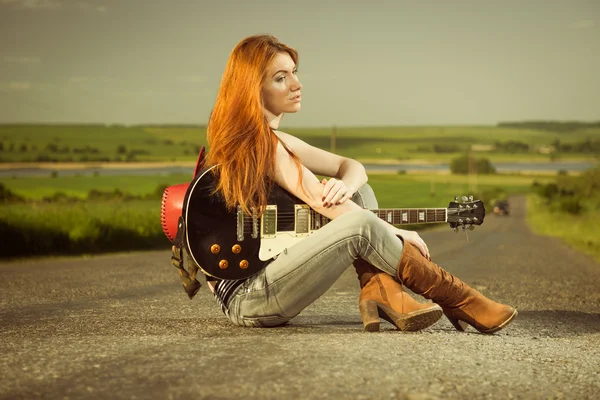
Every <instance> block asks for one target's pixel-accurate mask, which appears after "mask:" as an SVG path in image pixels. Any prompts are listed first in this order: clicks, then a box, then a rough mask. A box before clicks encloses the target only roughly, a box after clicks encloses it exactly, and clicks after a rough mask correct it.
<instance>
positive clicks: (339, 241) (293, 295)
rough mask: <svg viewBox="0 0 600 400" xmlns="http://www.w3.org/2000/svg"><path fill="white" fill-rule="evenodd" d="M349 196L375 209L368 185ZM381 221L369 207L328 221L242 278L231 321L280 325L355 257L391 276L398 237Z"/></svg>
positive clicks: (231, 304)
mask: <svg viewBox="0 0 600 400" xmlns="http://www.w3.org/2000/svg"><path fill="white" fill-rule="evenodd" d="M352 200H353V201H354V202H356V203H357V204H359V205H360V206H362V207H363V208H370V209H375V208H377V200H376V199H375V195H374V193H373V190H372V189H371V187H370V186H368V185H364V186H363V187H361V188H360V189H359V190H358V192H357V193H356V194H355V195H354V196H353V198H352ZM386 224H387V223H386V222H384V221H382V220H381V219H379V218H378V217H377V216H376V215H375V214H374V213H372V212H371V211H368V210H359V211H352V212H349V213H346V214H344V215H342V216H340V217H338V218H336V219H335V220H333V221H331V222H329V223H328V224H326V225H325V226H324V227H322V228H321V229H319V230H317V231H315V232H314V233H313V234H311V235H310V236H308V237H307V238H305V239H303V240H302V241H301V242H298V243H297V244H295V245H294V246H292V247H290V248H289V249H286V250H285V251H284V252H282V253H281V254H279V256H278V257H277V258H276V259H275V260H274V261H272V262H271V263H270V264H268V265H267V267H266V268H264V269H263V270H262V271H260V272H259V273H258V274H256V275H254V276H252V277H250V278H249V279H248V280H247V281H246V282H244V283H243V284H242V285H241V286H240V287H239V288H238V289H237V290H236V292H235V293H234V294H233V295H232V298H231V300H230V302H229V313H228V314H229V318H230V320H231V321H232V322H233V323H234V324H236V325H240V326H252V327H272V326H279V325H283V324H285V323H287V322H288V321H289V320H290V319H292V318H293V317H295V316H296V315H298V314H299V313H300V312H301V311H302V310H303V309H304V308H306V307H307V306H308V305H310V304H311V303H312V302H314V301H315V300H316V299H318V298H319V297H320V296H321V295H322V294H324V293H325V292H326V291H327V290H328V289H329V288H330V287H331V286H332V285H333V284H334V283H335V281H336V280H337V279H338V278H339V277H340V276H341V275H342V273H343V272H344V271H345V270H346V269H347V268H348V267H349V266H350V265H352V263H353V262H354V260H356V259H357V258H359V257H360V258H362V259H364V260H365V261H367V262H368V263H370V264H371V265H373V266H374V267H376V268H378V269H380V270H382V271H384V272H386V273H388V274H390V275H392V276H394V275H395V274H396V269H397V267H398V262H399V260H400V256H401V255H402V241H401V239H400V238H398V237H397V236H395V235H394V234H393V233H392V232H391V231H390V230H389V229H387V228H386V226H385V225H386Z"/></svg>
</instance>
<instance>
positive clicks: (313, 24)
mask: <svg viewBox="0 0 600 400" xmlns="http://www.w3.org/2000/svg"><path fill="white" fill-rule="evenodd" d="M257 33H270V34H273V35H275V36H277V37H278V38H279V39H280V40H281V41H282V42H284V43H286V44H288V45H290V46H291V47H294V48H296V49H297V50H298V52H299V55H300V60H299V73H298V76H299V78H300V80H301V82H302V84H303V89H302V94H303V96H302V97H303V100H302V110H301V111H300V112H299V113H297V114H293V115H286V116H285V118H284V119H283V121H282V127H284V126H294V127H300V126H303V127H313V126H332V125H337V126H356V125H363V126H365V125H458V124H485V125H493V124H496V123H497V122H500V121H518V120H540V119H543V120H583V121H597V120H600V0H520V1H514V0H504V1H496V0H453V1H447V0H438V1H433V0H397V1H391V0H390V1H383V0H372V1H361V0H347V1H330V0H304V1H289V0H277V1H272V0H252V1H242V0H237V1H235V0H215V1H206V0H197V1H189V0H188V1H184V0H81V1H79V0H0V123H14V122H27V123H33V122H48V123H63V122H67V123H106V124H114V123H118V124H127V125H132V124H147V123H155V124H163V123H164V124H205V123H206V122H207V120H208V117H209V115H210V111H211V109H212V106H213V104H214V101H215V98H216V95H217V91H218V88H219V84H220V80H221V75H222V73H223V69H224V67H225V64H226V62H227V58H228V56H229V53H230V52H231V50H232V49H233V47H234V46H235V45H236V44H237V43H238V42H239V41H240V40H242V39H243V38H244V37H247V36H250V35H254V34H257Z"/></svg>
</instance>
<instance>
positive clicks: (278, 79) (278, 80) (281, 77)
mask: <svg viewBox="0 0 600 400" xmlns="http://www.w3.org/2000/svg"><path fill="white" fill-rule="evenodd" d="M284 79H285V77H283V76H280V77H279V78H277V79H276V81H277V82H283V80H284Z"/></svg>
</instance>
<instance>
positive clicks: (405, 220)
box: [402, 212, 408, 222]
mask: <svg viewBox="0 0 600 400" xmlns="http://www.w3.org/2000/svg"><path fill="white" fill-rule="evenodd" d="M402 221H403V222H408V213H405V212H403V213H402Z"/></svg>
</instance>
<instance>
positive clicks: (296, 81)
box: [292, 76, 302, 92]
mask: <svg viewBox="0 0 600 400" xmlns="http://www.w3.org/2000/svg"><path fill="white" fill-rule="evenodd" d="M300 89H302V84H301V83H300V80H299V79H298V77H297V76H294V81H293V82H292V90H293V91H294V92H295V91H296V90H300Z"/></svg>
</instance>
